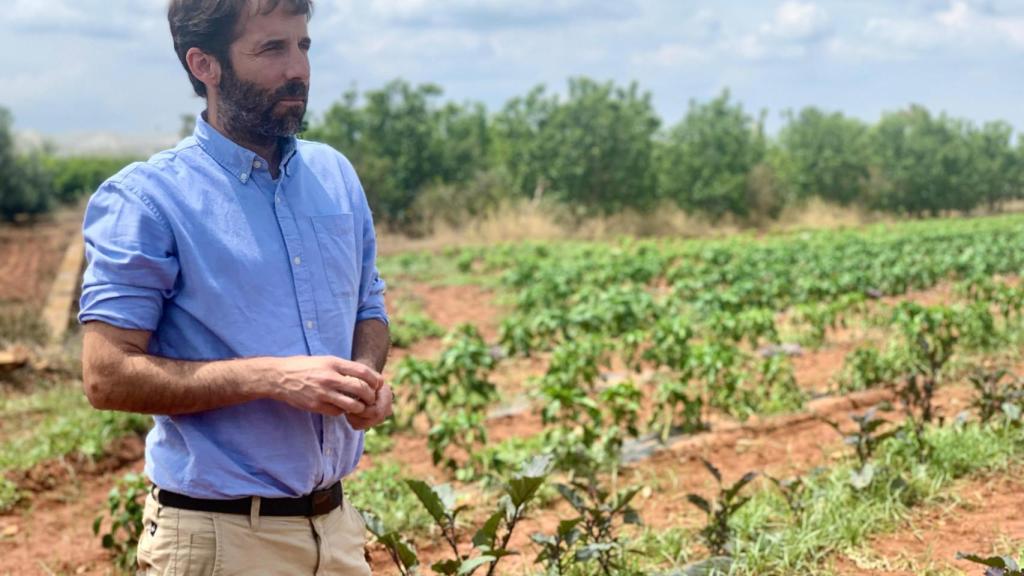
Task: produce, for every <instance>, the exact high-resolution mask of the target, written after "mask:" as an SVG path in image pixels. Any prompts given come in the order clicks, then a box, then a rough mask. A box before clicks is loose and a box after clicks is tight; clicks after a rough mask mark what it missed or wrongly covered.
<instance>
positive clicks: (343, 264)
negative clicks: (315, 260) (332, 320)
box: [310, 214, 359, 298]
mask: <svg viewBox="0 0 1024 576" xmlns="http://www.w3.org/2000/svg"><path fill="white" fill-rule="evenodd" d="M310 218H311V219H312V221H313V230H314V232H315V233H316V242H317V245H318V246H319V248H320V256H321V258H322V260H323V263H324V272H325V273H326V275H327V284H328V285H329V286H330V287H331V292H332V293H333V294H334V295H335V296H338V297H343V298H349V297H352V296H354V295H355V293H356V290H357V289H358V287H359V260H358V258H356V242H355V234H354V233H353V229H352V227H353V224H352V214H332V215H328V216H311V217H310Z"/></svg>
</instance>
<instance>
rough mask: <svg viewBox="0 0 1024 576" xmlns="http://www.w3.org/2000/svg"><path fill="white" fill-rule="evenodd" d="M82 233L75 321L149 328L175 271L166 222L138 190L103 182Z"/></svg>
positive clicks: (171, 288)
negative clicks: (81, 269) (83, 264)
mask: <svg viewBox="0 0 1024 576" xmlns="http://www.w3.org/2000/svg"><path fill="white" fill-rule="evenodd" d="M82 233H83V235H84V238H85V257H86V263H87V266H86V270H85V275H84V277H83V280H82V297H81V301H80V310H79V313H78V321H79V322H80V323H85V322H89V321H93V320H98V321H102V322H105V323H107V324H111V325H113V326H117V327H119V328H125V329H129V330H149V331H153V330H155V329H156V327H157V325H158V324H159V322H160V317H161V315H162V313H163V305H164V301H165V300H166V299H169V298H171V297H173V295H174V290H175V283H176V282H177V279H178V271H179V264H178V258H177V255H176V250H175V243H174V236H173V233H172V231H171V228H170V226H169V225H168V223H167V222H166V220H164V218H163V217H162V216H161V214H160V213H159V212H158V211H157V209H156V207H155V206H154V205H153V203H152V202H151V201H150V200H149V199H147V198H146V196H144V195H143V194H142V193H141V192H140V191H138V190H135V189H133V188H131V187H130V186H129V185H127V184H125V183H124V182H119V181H108V182H106V183H104V184H103V186H101V187H100V189H99V190H97V191H96V193H95V194H93V196H92V198H90V200H89V205H88V207H87V208H86V212H85V221H84V223H83V227H82Z"/></svg>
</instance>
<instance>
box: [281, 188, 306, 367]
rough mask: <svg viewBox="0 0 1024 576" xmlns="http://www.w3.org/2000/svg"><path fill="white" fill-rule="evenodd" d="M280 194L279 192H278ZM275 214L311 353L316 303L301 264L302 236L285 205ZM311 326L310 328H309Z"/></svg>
mask: <svg viewBox="0 0 1024 576" xmlns="http://www.w3.org/2000/svg"><path fill="white" fill-rule="evenodd" d="M278 194H280V192H278ZM275 212H276V213H277V223H278V226H279V227H280V229H281V235H282V236H283V237H284V243H285V249H286V250H287V251H288V255H289V257H290V258H291V261H292V263H293V264H294V265H293V266H292V282H293V285H294V287H295V297H296V299H297V301H298V305H299V318H301V319H302V328H303V331H302V332H303V337H304V338H305V340H306V350H307V352H308V353H312V352H313V350H314V349H316V344H315V343H316V339H315V338H314V337H313V334H312V333H311V332H312V330H313V329H314V328H315V327H316V324H315V323H313V320H312V319H313V318H316V302H315V300H314V297H313V293H312V282H311V281H310V278H309V274H310V271H309V270H308V266H303V265H301V264H302V257H301V253H302V236H301V235H300V234H299V231H298V227H297V224H296V222H295V218H294V215H293V214H292V213H291V210H289V209H288V207H287V205H282V206H281V209H279V210H276V211H275ZM311 324H312V327H311V326H310V325H311Z"/></svg>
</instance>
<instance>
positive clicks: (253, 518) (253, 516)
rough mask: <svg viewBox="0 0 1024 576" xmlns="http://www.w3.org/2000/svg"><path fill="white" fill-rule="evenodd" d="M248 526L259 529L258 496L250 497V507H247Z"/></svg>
mask: <svg viewBox="0 0 1024 576" xmlns="http://www.w3.org/2000/svg"><path fill="white" fill-rule="evenodd" d="M249 528H252V530H253V531H258V530H259V529H260V497H259V496H253V497H252V507H251V508H249Z"/></svg>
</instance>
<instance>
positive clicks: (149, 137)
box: [15, 130, 179, 157]
mask: <svg viewBox="0 0 1024 576" xmlns="http://www.w3.org/2000/svg"><path fill="white" fill-rule="evenodd" d="M178 140H179V138H178V136H177V135H175V134H123V133H116V132H77V133H75V132H71V133H66V134H41V133H39V132H35V131H31V130H26V131H23V132H20V131H16V132H15V141H16V144H17V147H18V149H19V150H21V151H23V152H30V151H34V150H43V149H49V150H52V151H53V152H54V153H55V154H57V155H58V156H82V155H96V156H138V157H145V156H149V155H150V154H153V153H154V152H158V151H160V150H164V149H167V148H170V147H172V146H174V145H175V144H176V143H177V142H178Z"/></svg>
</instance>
